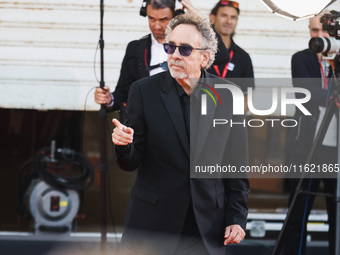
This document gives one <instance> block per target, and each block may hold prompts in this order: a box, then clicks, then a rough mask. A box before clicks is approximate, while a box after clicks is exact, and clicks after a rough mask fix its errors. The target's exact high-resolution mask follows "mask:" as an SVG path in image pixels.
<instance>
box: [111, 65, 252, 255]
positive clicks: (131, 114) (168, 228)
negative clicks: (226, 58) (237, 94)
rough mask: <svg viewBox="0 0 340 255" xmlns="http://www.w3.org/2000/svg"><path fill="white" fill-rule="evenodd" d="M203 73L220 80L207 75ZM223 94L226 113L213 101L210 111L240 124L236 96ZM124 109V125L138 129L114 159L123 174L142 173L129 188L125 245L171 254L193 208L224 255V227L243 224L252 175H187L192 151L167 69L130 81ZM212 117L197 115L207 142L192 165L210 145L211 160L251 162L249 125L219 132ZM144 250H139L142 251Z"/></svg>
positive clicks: (212, 247) (211, 247)
mask: <svg viewBox="0 0 340 255" xmlns="http://www.w3.org/2000/svg"><path fill="white" fill-rule="evenodd" d="M206 77H207V78H216V77H215V76H213V75H210V74H208V73H206ZM221 82H222V83H224V82H225V80H222V81H221ZM226 91H227V90H226ZM223 95H224V96H221V98H222V101H223V103H224V104H225V105H224V108H223V109H229V110H228V111H225V110H223V109H222V108H217V107H216V109H215V106H214V104H213V102H212V100H210V101H211V104H212V105H211V106H210V105H208V106H209V109H215V110H214V111H215V112H219V113H223V116H225V118H226V119H229V120H230V119H233V120H234V121H235V122H240V121H241V120H240V118H242V116H241V115H238V116H235V115H233V113H232V98H231V93H230V92H226V93H223ZM210 101H209V102H210ZM127 110H128V111H127V112H128V120H127V124H128V126H131V127H132V128H133V129H134V141H133V143H132V144H131V147H130V150H128V151H124V149H126V148H123V149H122V148H121V147H118V148H117V147H116V156H117V163H118V165H119V166H120V167H121V168H122V169H123V170H126V171H132V170H134V169H136V168H138V175H137V178H136V181H135V184H134V186H133V188H132V191H131V198H130V201H129V206H128V210H127V217H126V224H125V229H124V233H123V239H122V240H123V243H125V244H127V245H128V246H130V247H131V246H132V247H137V248H138V247H144V248H145V247H148V248H152V251H148V252H147V254H153V252H154V254H162V255H166V254H172V253H173V251H174V249H175V248H176V246H177V242H178V239H179V237H180V234H181V231H182V229H183V224H184V221H185V218H186V214H187V211H188V208H189V206H190V205H192V206H193V209H194V213H195V217H196V222H197V225H198V228H199V231H200V233H201V236H202V239H203V241H204V243H205V246H206V247H207V249H208V251H209V253H210V254H213V255H215V254H218V255H222V254H225V248H226V247H225V246H224V245H223V240H224V238H223V236H224V231H225V227H227V226H229V225H232V224H239V225H240V226H241V227H243V228H244V229H245V227H246V222H247V212H248V209H247V194H248V192H249V182H248V179H247V178H245V179H222V178H220V179H190V153H192V151H190V143H189V139H188V136H187V133H186V128H185V122H184V118H183V115H182V110H181V104H180V100H179V96H178V92H177V89H176V83H175V80H174V79H173V78H172V77H171V75H170V73H169V72H168V71H167V72H164V73H160V74H157V75H154V76H151V77H149V78H145V79H141V80H139V81H137V82H135V83H133V84H132V86H131V89H130V93H129V99H128V107H127ZM212 117H213V116H209V117H207V118H210V120H208V119H202V120H200V121H201V122H200V125H199V126H198V135H199V136H200V138H206V139H203V140H202V139H201V140H200V141H203V142H204V143H205V145H206V146H203V147H202V146H197V150H196V149H195V148H194V149H195V151H196V152H195V153H198V154H195V153H194V154H193V155H192V156H193V157H192V159H193V160H194V161H195V162H192V164H196V161H199V159H200V158H201V157H200V155H203V154H204V153H206V151H205V150H204V148H206V147H209V148H215V151H216V153H214V155H213V158H212V159H211V160H212V162H215V163H219V164H221V165H228V164H229V163H230V164H232V165H236V166H238V167H240V166H242V165H243V166H245V165H247V164H248V149H247V135H246V128H243V127H242V125H235V126H233V127H230V126H229V127H228V126H223V127H222V126H221V127H220V131H221V133H220V134H221V135H216V134H217V133H216V132H215V130H214V129H213V128H212V125H211V123H212V122H211V120H212ZM243 118H244V116H243ZM202 148H203V149H202ZM195 159H196V160H195ZM197 164H198V163H197ZM163 237H166V238H163ZM142 250H143V249H138V251H140V252H141V253H142ZM138 251H137V253H134V254H138Z"/></svg>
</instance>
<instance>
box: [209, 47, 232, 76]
mask: <svg viewBox="0 0 340 255" xmlns="http://www.w3.org/2000/svg"><path fill="white" fill-rule="evenodd" d="M229 56H230V58H229V62H228V63H227V64H226V65H225V67H224V69H223V73H222V75H221V72H220V70H219V69H218V66H217V65H214V69H215V71H216V73H217V75H218V77H221V78H223V79H224V78H225V77H226V76H227V73H228V65H229V63H230V62H231V60H232V59H233V56H234V51H233V50H231V51H230V53H229Z"/></svg>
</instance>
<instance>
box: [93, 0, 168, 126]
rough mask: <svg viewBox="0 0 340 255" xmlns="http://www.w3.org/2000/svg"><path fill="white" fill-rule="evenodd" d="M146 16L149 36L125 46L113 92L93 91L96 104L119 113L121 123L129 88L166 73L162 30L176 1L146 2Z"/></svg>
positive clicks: (124, 114)
mask: <svg viewBox="0 0 340 255" xmlns="http://www.w3.org/2000/svg"><path fill="white" fill-rule="evenodd" d="M146 14H147V18H148V22H149V28H150V31H151V34H148V35H146V36H144V37H142V38H141V39H139V40H135V41H131V42H130V43H129V44H128V46H127V49H126V53H125V56H124V59H123V63H122V67H121V71H120V77H119V80H118V83H117V86H116V89H115V91H114V92H113V93H110V88H109V87H108V86H105V87H104V89H101V88H97V89H96V91H95V101H96V103H97V104H104V105H106V107H107V109H108V110H109V111H117V110H120V114H121V116H120V118H121V120H122V121H123V122H124V121H125V116H126V102H127V97H128V92H129V89H130V86H131V84H132V83H133V82H134V81H137V80H139V79H141V78H144V77H148V76H150V75H154V74H157V73H159V72H162V71H165V70H167V69H168V68H167V63H166V60H167V54H166V53H165V52H164V49H163V43H165V29H166V27H167V25H168V23H169V21H170V20H171V19H172V18H173V17H174V14H175V1H174V0H146Z"/></svg>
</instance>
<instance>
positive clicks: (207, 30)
mask: <svg viewBox="0 0 340 255" xmlns="http://www.w3.org/2000/svg"><path fill="white" fill-rule="evenodd" d="M181 24H190V25H194V26H195V27H196V29H197V30H198V31H199V32H200V33H201V35H202V41H201V48H206V50H207V51H209V52H210V59H209V61H208V63H207V65H206V66H205V67H204V68H203V69H208V68H209V67H210V66H211V65H212V63H213V62H214V60H215V54H216V52H217V38H216V34H215V32H214V30H213V29H212V27H211V26H210V22H209V21H208V19H207V18H203V17H202V16H201V15H200V14H199V13H197V12H187V13H185V14H182V15H178V16H176V17H175V18H173V19H172V20H171V21H170V22H169V24H168V26H167V28H166V31H165V35H166V41H167V42H169V38H170V35H171V33H172V31H173V30H174V29H175V28H176V27H177V26H178V25H181Z"/></svg>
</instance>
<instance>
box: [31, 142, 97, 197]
mask: <svg viewBox="0 0 340 255" xmlns="http://www.w3.org/2000/svg"><path fill="white" fill-rule="evenodd" d="M51 158H55V160H53V161H52V160H51ZM35 164H36V170H37V173H38V174H39V176H40V178H41V179H43V180H44V181H45V182H46V183H48V184H50V185H51V186H53V187H56V188H67V189H72V190H85V189H87V188H89V187H90V186H91V185H92V184H93V181H94V176H95V174H94V169H93V167H92V165H91V164H90V162H89V161H88V160H87V159H86V158H85V157H84V156H83V155H82V154H81V153H78V152H75V151H74V150H71V149H57V151H56V153H55V156H54V157H51V149H50V148H49V147H47V148H42V149H41V150H39V151H38V153H37V155H36V158H35ZM77 172H78V174H77Z"/></svg>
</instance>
